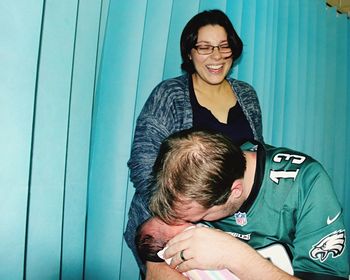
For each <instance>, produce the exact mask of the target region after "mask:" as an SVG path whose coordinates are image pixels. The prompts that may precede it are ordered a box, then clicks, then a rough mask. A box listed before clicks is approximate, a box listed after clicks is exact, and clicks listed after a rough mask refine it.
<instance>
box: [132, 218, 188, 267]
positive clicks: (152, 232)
mask: <svg viewBox="0 0 350 280" xmlns="http://www.w3.org/2000/svg"><path fill="white" fill-rule="evenodd" d="M192 225H193V224H191V223H184V224H179V225H168V224H166V223H164V222H163V221H162V220H160V219H158V218H156V217H153V218H150V219H148V220H147V221H146V222H144V223H143V224H142V225H141V226H140V227H139V228H138V230H137V233H136V239H135V243H136V248H137V252H138V255H139V257H140V259H141V260H142V262H143V263H145V262H146V261H151V262H163V261H164V260H162V259H161V258H160V257H159V256H158V255H157V253H158V252H159V251H160V250H162V249H163V248H164V247H165V245H166V244H167V242H168V241H169V240H170V239H171V238H173V237H174V236H175V235H177V234H178V233H180V232H182V231H184V230H185V229H186V228H188V227H190V226H192Z"/></svg>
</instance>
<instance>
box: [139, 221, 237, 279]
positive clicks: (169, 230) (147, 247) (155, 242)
mask: <svg viewBox="0 0 350 280" xmlns="http://www.w3.org/2000/svg"><path fill="white" fill-rule="evenodd" d="M194 226H205V225H203V224H199V225H198V224H197V225H194V224H191V223H184V224H181V225H168V224H166V223H164V222H163V221H161V220H160V219H158V218H156V217H153V218H150V219H148V220H147V221H146V222H144V223H143V224H142V225H141V226H140V227H139V228H138V230H137V233H136V240H135V243H136V248H137V251H138V254H139V257H140V259H141V260H142V262H143V263H146V261H151V262H163V261H164V259H163V254H162V253H163V249H164V247H165V246H166V244H167V242H168V241H169V240H170V239H172V238H173V237H174V236H175V235H177V234H178V233H180V232H182V231H184V230H186V229H187V228H190V227H194ZM165 261H166V262H167V263H168V264H169V263H170V260H169V259H168V260H165ZM183 275H185V276H186V277H187V278H189V279H191V280H200V279H231V280H238V278H237V277H236V276H235V275H233V274H232V273H231V272H230V271H229V270H227V269H224V270H198V269H195V270H190V271H187V272H184V273H183Z"/></svg>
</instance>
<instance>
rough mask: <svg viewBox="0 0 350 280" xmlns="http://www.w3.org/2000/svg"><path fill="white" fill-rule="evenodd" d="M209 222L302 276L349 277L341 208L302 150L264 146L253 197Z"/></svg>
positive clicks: (324, 177) (322, 174)
mask: <svg viewBox="0 0 350 280" xmlns="http://www.w3.org/2000/svg"><path fill="white" fill-rule="evenodd" d="M209 224H210V225H211V226H214V227H215V228H219V229H222V230H224V231H226V232H229V233H231V234H232V235H233V236H235V237H237V238H240V239H241V240H245V241H246V242H247V243H248V244H250V245H251V246H252V247H254V248H255V249H257V250H258V251H259V252H260V253H261V254H262V255H263V256H265V257H267V258H269V259H270V260H271V261H272V262H273V263H274V264H276V265H277V266H279V267H280V268H282V269H284V270H285V271H287V272H289V273H291V274H294V275H296V276H299V277H301V278H303V279H318V277H322V275H323V276H325V277H326V278H322V279H333V278H331V277H330V275H334V276H338V277H344V278H346V279H348V275H349V263H348V256H347V249H346V234H345V227H344V221H343V212H342V208H341V206H340V204H339V202H338V199H337V197H336V194H335V192H334V190H333V187H332V183H331V181H330V178H329V176H328V175H327V173H326V171H325V170H324V168H323V167H322V166H321V164H320V163H318V162H317V161H315V160H314V159H313V158H311V157H309V156H308V155H305V154H303V153H300V152H296V151H293V150H290V149H287V148H275V147H271V146H267V145H266V146H263V145H260V144H259V148H258V152H257V169H256V175H255V180H254V186H253V188H252V191H251V193H250V195H249V198H248V200H247V201H246V202H245V203H244V205H242V207H241V209H240V210H239V211H237V213H235V215H233V216H230V217H227V218H225V219H222V220H220V221H216V222H211V223H209ZM320 279H321V278H320ZM334 279H336V278H334Z"/></svg>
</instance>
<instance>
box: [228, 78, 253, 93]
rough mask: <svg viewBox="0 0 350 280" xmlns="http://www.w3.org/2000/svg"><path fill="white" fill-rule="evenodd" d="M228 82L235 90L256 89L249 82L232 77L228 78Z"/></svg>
mask: <svg viewBox="0 0 350 280" xmlns="http://www.w3.org/2000/svg"><path fill="white" fill-rule="evenodd" d="M227 80H228V82H229V83H230V84H231V86H232V87H233V88H240V89H242V90H254V87H253V86H252V85H251V84H249V83H247V82H244V81H241V80H237V79H235V78H232V77H228V78H227ZM254 91H255V90H254Z"/></svg>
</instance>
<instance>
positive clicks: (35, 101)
mask: <svg viewBox="0 0 350 280" xmlns="http://www.w3.org/2000/svg"><path fill="white" fill-rule="evenodd" d="M45 7H46V0H43V7H42V14H41V28H40V37H39V45H38V56H37V57H38V58H37V66H36V69H37V71H36V79H35V92H34V102H33V121H32V129H31V131H32V136H31V144H30V162H29V177H28V193H27V212H26V226H25V241H24V252H23V258H24V262H23V279H26V278H27V254H28V248H27V247H28V228H29V216H30V197H31V196H30V194H31V185H32V167H33V153H34V151H33V150H34V140H35V135H34V133H35V121H36V104H37V95H38V84H39V69H40V61H41V47H42V37H43V30H44V23H45Z"/></svg>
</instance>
